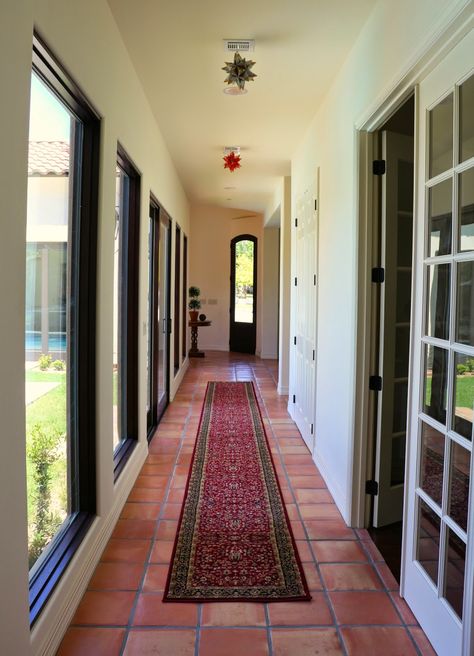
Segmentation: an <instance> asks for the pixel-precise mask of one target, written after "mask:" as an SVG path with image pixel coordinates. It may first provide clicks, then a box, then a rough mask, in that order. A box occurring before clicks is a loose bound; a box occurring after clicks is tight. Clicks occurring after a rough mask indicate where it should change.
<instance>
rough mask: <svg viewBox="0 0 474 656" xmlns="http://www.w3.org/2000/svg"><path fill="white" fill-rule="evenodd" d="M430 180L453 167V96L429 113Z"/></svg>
mask: <svg viewBox="0 0 474 656" xmlns="http://www.w3.org/2000/svg"><path fill="white" fill-rule="evenodd" d="M429 125H430V155H429V172H430V178H434V177H435V176H436V175H439V174H440V173H443V171H447V170H448V169H450V168H451V167H452V166H453V94H452V93H451V94H450V95H449V96H447V97H446V98H445V99H444V100H442V101H441V102H440V103H439V104H438V105H436V107H435V108H434V109H432V110H431V111H430V117H429Z"/></svg>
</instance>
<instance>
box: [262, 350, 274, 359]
mask: <svg viewBox="0 0 474 656" xmlns="http://www.w3.org/2000/svg"><path fill="white" fill-rule="evenodd" d="M260 358H261V359H262V360H278V352H277V351H262V353H261V354H260Z"/></svg>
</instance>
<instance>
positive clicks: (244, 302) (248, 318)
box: [234, 240, 254, 323]
mask: <svg viewBox="0 0 474 656" xmlns="http://www.w3.org/2000/svg"><path fill="white" fill-rule="evenodd" d="M253 257H254V253H253V241H248V240H242V241H238V242H237V243H236V245H235V314H234V321H237V322H239V323H253Z"/></svg>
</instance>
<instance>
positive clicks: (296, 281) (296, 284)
mask: <svg viewBox="0 0 474 656" xmlns="http://www.w3.org/2000/svg"><path fill="white" fill-rule="evenodd" d="M295 287H298V278H295Z"/></svg>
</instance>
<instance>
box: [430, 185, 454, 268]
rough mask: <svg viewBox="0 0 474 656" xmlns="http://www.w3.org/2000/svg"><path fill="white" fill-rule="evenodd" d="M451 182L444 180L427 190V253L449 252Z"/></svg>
mask: <svg viewBox="0 0 474 656" xmlns="http://www.w3.org/2000/svg"><path fill="white" fill-rule="evenodd" d="M452 208H453V183H452V180H451V179H449V180H444V182H440V183H439V184H437V185H435V186H434V187H430V189H429V190H428V236H429V237H428V238H429V244H428V255H429V257H435V256H436V255H446V254H448V253H451V233H452V222H453V221H452V217H453V214H452V212H453V209H452Z"/></svg>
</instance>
